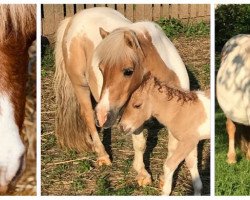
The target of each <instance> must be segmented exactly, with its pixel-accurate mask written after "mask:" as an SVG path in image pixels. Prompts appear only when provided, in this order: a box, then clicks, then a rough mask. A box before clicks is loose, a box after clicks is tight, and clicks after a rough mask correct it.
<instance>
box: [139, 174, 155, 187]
mask: <svg viewBox="0 0 250 200" xmlns="http://www.w3.org/2000/svg"><path fill="white" fill-rule="evenodd" d="M136 179H137V183H138V185H139V186H143V187H144V186H147V185H150V184H151V183H152V180H151V176H150V175H149V174H147V175H145V174H139V175H138V176H137V177H136Z"/></svg>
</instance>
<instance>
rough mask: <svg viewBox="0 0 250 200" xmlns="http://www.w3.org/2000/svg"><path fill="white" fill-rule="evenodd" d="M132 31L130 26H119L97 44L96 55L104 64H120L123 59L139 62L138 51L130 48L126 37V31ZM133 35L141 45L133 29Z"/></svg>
mask: <svg viewBox="0 0 250 200" xmlns="http://www.w3.org/2000/svg"><path fill="white" fill-rule="evenodd" d="M125 31H131V30H130V29H128V28H119V29H116V30H114V31H113V32H111V33H110V34H109V35H108V36H107V37H106V38H104V40H103V41H102V42H101V43H100V44H99V45H98V46H97V48H96V55H97V56H98V58H99V59H100V62H101V63H102V64H104V65H105V64H106V65H109V66H110V67H112V66H115V65H118V64H120V63H121V62H122V61H126V60H127V59H130V60H131V61H132V62H133V63H135V64H138V63H139V57H138V55H137V54H136V52H135V51H134V50H133V49H132V48H130V47H129V46H128V45H127V44H126V42H125V39H124V32H125ZM131 32H132V35H133V37H134V41H135V42H136V43H137V45H138V46H139V42H138V38H137V37H136V35H135V33H134V32H133V31H131Z"/></svg>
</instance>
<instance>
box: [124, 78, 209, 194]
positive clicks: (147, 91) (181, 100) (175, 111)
mask: <svg viewBox="0 0 250 200" xmlns="http://www.w3.org/2000/svg"><path fill="white" fill-rule="evenodd" d="M151 117H155V118H156V119H157V120H158V121H159V122H160V123H162V124H163V125H165V126H166V127H167V128H168V130H169V131H170V132H171V133H172V135H170V137H174V138H175V139H176V140H178V141H179V142H178V145H177V147H176V148H175V147H174V149H173V150H172V151H169V152H168V156H167V159H166V161H165V162H164V167H163V169H164V178H163V180H162V181H163V187H162V190H163V192H162V194H163V195H169V194H170V192H171V187H172V178H173V173H174V171H175V169H176V168H177V167H178V165H179V164H180V163H181V161H183V160H184V159H186V164H187V167H188V169H189V170H190V173H191V176H192V181H193V186H194V194H195V195H201V189H202V182H201V180H200V175H199V172H198V168H197V150H196V147H197V145H198V142H199V141H200V140H203V139H209V138H210V99H209V97H208V96H206V94H205V93H204V92H184V91H182V90H179V89H176V88H175V87H171V85H168V84H165V83H162V82H160V81H159V80H158V79H157V78H155V77H152V76H148V77H146V78H145V80H144V81H143V83H142V84H141V86H140V87H139V88H138V89H137V90H136V91H135V92H134V93H133V94H132V96H131V99H130V100H129V103H128V105H127V106H126V108H125V111H124V113H123V115H122V118H121V121H120V125H121V127H122V129H123V130H124V131H125V132H128V133H133V132H135V131H136V130H137V129H139V128H140V127H141V126H143V123H144V122H145V121H146V120H148V119H150V118H151ZM171 148H172V144H171V140H170V141H169V143H168V149H171Z"/></svg>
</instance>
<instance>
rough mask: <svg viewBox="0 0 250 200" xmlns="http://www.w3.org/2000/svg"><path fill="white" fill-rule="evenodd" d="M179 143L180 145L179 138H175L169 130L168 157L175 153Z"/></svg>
mask: <svg viewBox="0 0 250 200" xmlns="http://www.w3.org/2000/svg"><path fill="white" fill-rule="evenodd" d="M177 145H178V140H177V139H175V137H174V136H173V134H172V133H171V132H170V131H168V157H167V159H168V158H170V157H171V156H172V155H173V153H174V151H175V149H176V148H177Z"/></svg>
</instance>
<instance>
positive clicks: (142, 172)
mask: <svg viewBox="0 0 250 200" xmlns="http://www.w3.org/2000/svg"><path fill="white" fill-rule="evenodd" d="M132 139H133V147H134V151H135V158H134V162H133V167H134V169H135V170H136V172H137V173H138V175H137V177H136V179H137V182H138V184H139V185H140V186H145V185H149V184H151V182H152V181H151V176H150V174H149V173H148V172H147V170H146V169H145V165H144V162H143V154H144V151H145V148H146V140H145V137H144V135H143V132H141V133H140V134H138V135H135V134H132Z"/></svg>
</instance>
